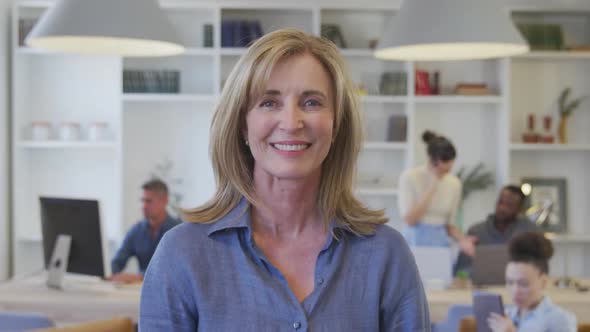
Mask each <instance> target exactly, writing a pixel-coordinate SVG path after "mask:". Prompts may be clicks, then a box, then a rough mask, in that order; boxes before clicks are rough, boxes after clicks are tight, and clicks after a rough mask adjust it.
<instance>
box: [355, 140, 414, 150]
mask: <svg viewBox="0 0 590 332" xmlns="http://www.w3.org/2000/svg"><path fill="white" fill-rule="evenodd" d="M406 147H407V144H406V143H405V142H366V143H365V144H364V146H363V148H364V149H365V150H405V149H406Z"/></svg>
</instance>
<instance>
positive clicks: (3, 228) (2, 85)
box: [0, 0, 11, 280]
mask: <svg viewBox="0 0 590 332" xmlns="http://www.w3.org/2000/svg"><path fill="white" fill-rule="evenodd" d="M10 4H11V1H10V0H0V280H4V279H6V278H7V277H8V272H9V266H8V265H9V264H8V263H9V248H10V241H9V239H8V236H9V234H10V229H9V227H8V219H9V211H8V207H9V204H8V191H9V181H8V165H9V160H10V158H9V151H8V137H9V135H8V128H9V127H8V122H9V121H8V119H9V118H8V110H9V100H8V96H9V95H10V94H9V90H8V89H9V86H10V84H9V73H10V70H9V68H10V67H9V66H8V61H9V57H10V44H9V36H10V19H9V14H10V8H11V6H10Z"/></svg>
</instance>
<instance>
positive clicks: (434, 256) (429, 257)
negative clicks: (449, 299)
mask: <svg viewBox="0 0 590 332" xmlns="http://www.w3.org/2000/svg"><path fill="white" fill-rule="evenodd" d="M410 249H411V250H412V253H413V254H414V259H415V260H416V265H418V272H419V273H420V277H421V279H422V284H423V285H424V288H426V289H432V290H435V289H439V290H440V289H445V288H448V287H449V286H450V285H451V282H452V281H453V256H452V252H451V248H445V247H427V246H411V247H410Z"/></svg>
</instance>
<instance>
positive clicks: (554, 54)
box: [514, 51, 590, 60]
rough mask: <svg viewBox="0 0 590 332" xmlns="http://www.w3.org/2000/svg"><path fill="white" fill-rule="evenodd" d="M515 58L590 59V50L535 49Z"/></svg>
mask: <svg viewBox="0 0 590 332" xmlns="http://www.w3.org/2000/svg"><path fill="white" fill-rule="evenodd" d="M514 58H515V59H533V60H579V59H590V52H568V51H533V52H529V53H525V54H522V55H517V56H515V57H514Z"/></svg>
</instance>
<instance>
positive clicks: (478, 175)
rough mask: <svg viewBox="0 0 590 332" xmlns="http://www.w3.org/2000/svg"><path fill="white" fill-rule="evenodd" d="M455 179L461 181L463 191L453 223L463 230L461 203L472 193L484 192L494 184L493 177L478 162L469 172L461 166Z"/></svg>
mask: <svg viewBox="0 0 590 332" xmlns="http://www.w3.org/2000/svg"><path fill="white" fill-rule="evenodd" d="M457 177H458V178H459V180H461V184H462V186H463V191H462V193H461V203H460V205H459V211H458V212H457V220H456V221H455V222H456V224H457V226H458V227H459V228H460V229H463V202H465V199H467V197H468V196H469V194H471V193H472V192H474V191H478V190H485V189H486V188H487V187H489V186H490V185H491V184H493V183H494V175H493V174H492V172H490V171H486V170H485V166H484V164H483V163H482V162H479V163H478V164H477V165H475V167H473V168H472V169H471V170H467V169H466V168H465V166H462V167H461V168H460V169H459V171H458V172H457Z"/></svg>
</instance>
